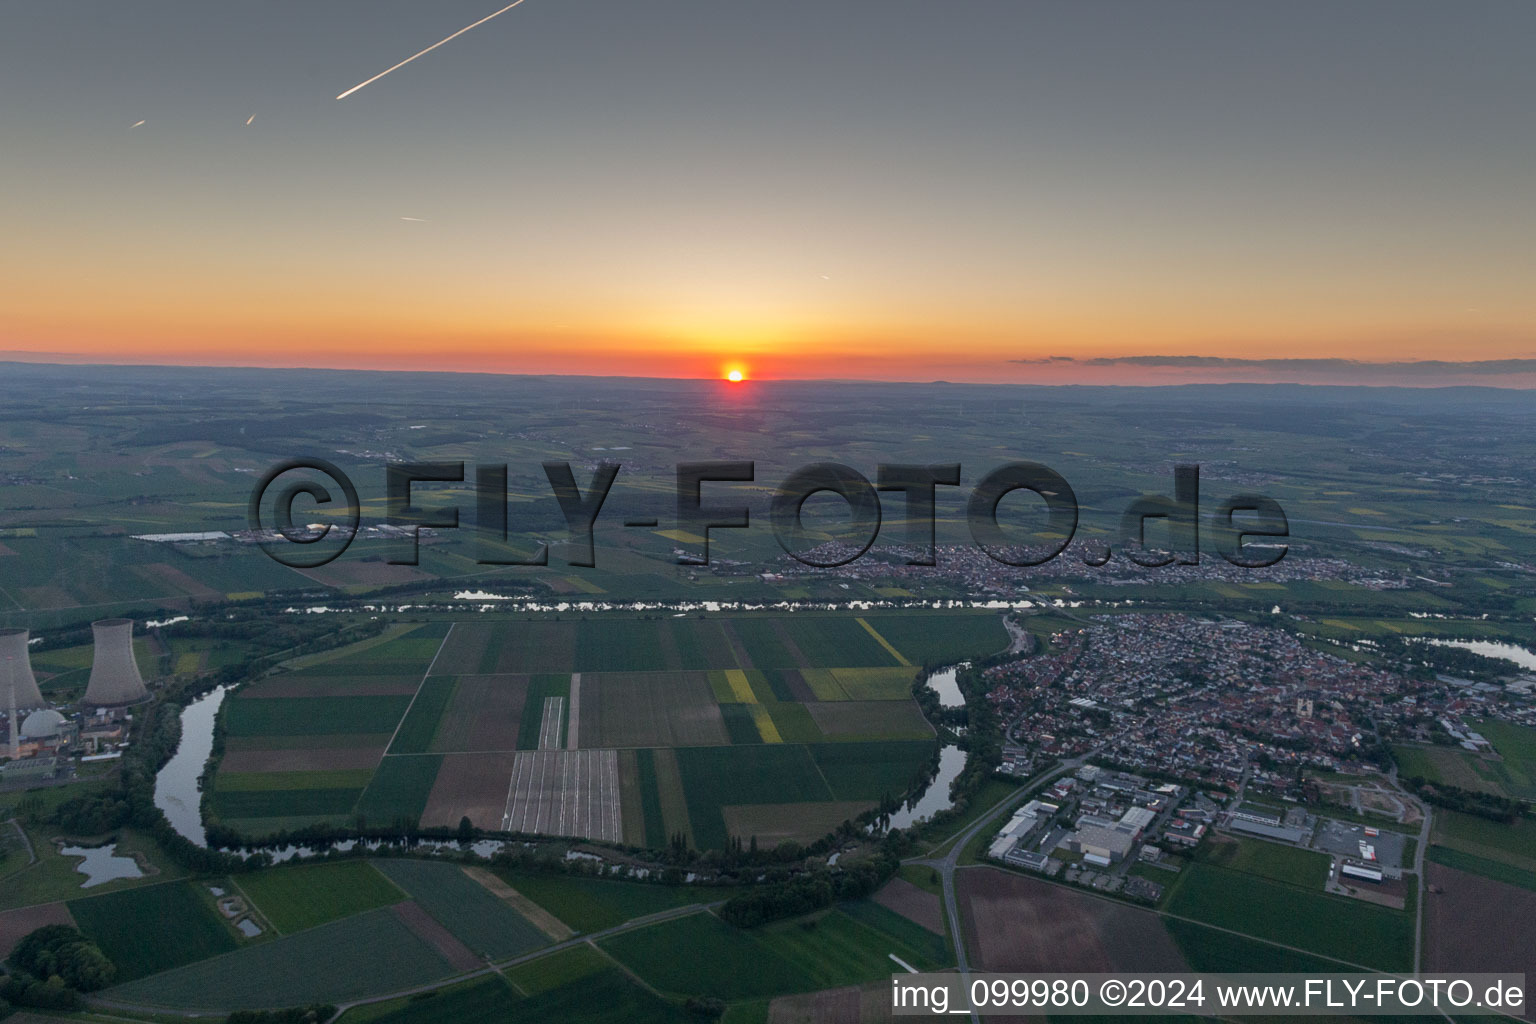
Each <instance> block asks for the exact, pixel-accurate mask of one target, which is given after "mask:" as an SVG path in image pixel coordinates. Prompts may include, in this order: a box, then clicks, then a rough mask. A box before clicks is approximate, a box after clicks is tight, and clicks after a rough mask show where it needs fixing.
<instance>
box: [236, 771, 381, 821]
mask: <svg viewBox="0 0 1536 1024" xmlns="http://www.w3.org/2000/svg"><path fill="white" fill-rule="evenodd" d="M273 774H278V773H273ZM362 793H363V790H362V787H357V788H355V789H227V788H222V787H221V788H217V789H215V790H214V793H213V801H212V807H213V814H214V816H215V817H217V818H218V819H220V820H221V821H228V820H230V819H231V818H285V817H324V818H345V817H346V816H347V815H349V814H351V813H352V808H353V807H354V806H355V805H356V804H357V798H358V797H359V796H361V795H362Z"/></svg>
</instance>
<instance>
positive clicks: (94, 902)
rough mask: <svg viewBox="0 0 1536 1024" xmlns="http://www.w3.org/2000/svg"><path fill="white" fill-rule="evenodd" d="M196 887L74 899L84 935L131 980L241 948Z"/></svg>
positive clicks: (182, 884)
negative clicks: (236, 947)
mask: <svg viewBox="0 0 1536 1024" xmlns="http://www.w3.org/2000/svg"><path fill="white" fill-rule="evenodd" d="M195 884H196V883H193V882H166V883H164V884H162V885H148V886H143V887H142V888H138V889H125V890H123V891H122V892H114V893H107V894H106V895H103V896H92V897H88V898H86V899H79V900H70V901H69V912H70V914H71V915H73V917H74V919H75V923H76V924H78V925H79V926H80V930H81V931H82V932H84V933H85V934H86V935H88V936H90V937H91V938H92V939H93V940H94V941H95V942H96V944H97V945H98V946H100V947H101V951H102V952H103V953H105V954H106V955H107V956H108V957H109V958H111V960H112V962H113V963H115V964H117V980H118V981H119V982H125V981H132V980H134V979H135V978H143V977H145V976H147V975H150V974H155V973H157V972H159V971H164V970H168V969H170V968H172V967H179V966H181V965H182V964H189V963H193V962H194V961H197V960H202V959H204V958H205V957H210V956H216V955H218V954H219V953H224V952H227V951H229V950H232V949H234V948H235V946H236V945H237V943H236V940H235V937H234V934H233V933H232V932H231V931H230V929H229V926H228V925H226V924H225V923H224V922H223V921H221V920H220V919H219V915H218V911H217V910H215V909H214V906H213V903H212V898H211V897H208V898H204V894H202V893H199V892H198V890H197V889H196V888H195Z"/></svg>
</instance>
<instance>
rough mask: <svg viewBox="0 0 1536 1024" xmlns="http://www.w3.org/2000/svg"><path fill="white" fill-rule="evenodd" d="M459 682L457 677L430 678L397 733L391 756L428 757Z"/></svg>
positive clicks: (417, 695) (390, 746)
mask: <svg viewBox="0 0 1536 1024" xmlns="http://www.w3.org/2000/svg"><path fill="white" fill-rule="evenodd" d="M457 682H458V681H457V680H456V679H455V678H454V677H453V676H430V677H428V678H427V679H424V680H423V681H422V684H421V689H419V690H417V691H416V699H415V700H414V701H412V702H411V705H410V710H409V711H408V712H406V715H405V720H404V721H402V722H401V723H400V729H399V731H398V732H396V733H395V740H394V742H393V743H391V744H390V745H389V752H390V753H391V754H424V753H426V752H427V751H428V750H430V749H432V737H433V735H435V734H436V733H437V722H438V719H440V718H441V717H442V716H443V710H444V709H445V708H447V707H448V702H449V701H450V700H452V699H453V689H454V686H455V685H457Z"/></svg>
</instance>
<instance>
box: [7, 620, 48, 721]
mask: <svg viewBox="0 0 1536 1024" xmlns="http://www.w3.org/2000/svg"><path fill="white" fill-rule="evenodd" d="M13 686H14V687H15V688H16V707H17V709H18V710H21V711H25V710H26V709H28V708H43V707H47V706H48V702H47V701H45V700H43V695H42V692H41V691H39V690H38V688H37V679H36V677H34V676H33V675H32V658H31V655H30V654H29V653H28V648H27V631H26V630H24V629H0V710H5V709H6V708H8V707H9V706H10V700H11V687H13Z"/></svg>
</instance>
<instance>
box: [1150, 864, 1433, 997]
mask: <svg viewBox="0 0 1536 1024" xmlns="http://www.w3.org/2000/svg"><path fill="white" fill-rule="evenodd" d="M1165 907H1166V909H1167V911H1168V913H1170V914H1176V915H1178V916H1181V917H1189V918H1193V919H1195V920H1197V921H1204V922H1206V923H1208V924H1213V925H1216V926H1218V927H1221V928H1229V929H1231V930H1232V931H1236V932H1242V933H1244V934H1247V935H1253V936H1256V937H1258V938H1261V939H1268V940H1269V941H1271V942H1278V943H1281V944H1282V945H1287V946H1295V947H1297V948H1298V949H1303V950H1310V951H1312V952H1314V953H1321V954H1322V955H1324V956H1329V957H1333V958H1335V959H1339V960H1344V961H1347V962H1349V963H1355V964H1363V965H1365V966H1367V967H1374V968H1377V969H1379V970H1386V971H1398V970H1408V969H1410V968H1411V965H1410V963H1409V961H1410V960H1411V959H1412V948H1413V919H1412V917H1411V916H1410V915H1408V914H1407V913H1404V912H1402V911H1397V910H1389V909H1387V908H1386V907H1379V906H1374V905H1372V904H1368V903H1362V902H1360V901H1358V900H1351V899H1348V898H1346V897H1342V896H1330V895H1327V894H1325V893H1322V892H1314V891H1309V890H1306V889H1301V888H1297V887H1296V886H1292V885H1286V884H1284V883H1282V882H1275V881H1270V880H1269V879H1267V878H1263V877H1260V876H1258V875H1253V874H1247V873H1245V872H1241V871H1232V870H1229V869H1227V868H1222V867H1216V866H1215V865H1213V864H1202V863H1193V864H1190V865H1189V866H1188V867H1186V868H1185V869H1184V870H1183V871H1182V872H1180V874H1179V878H1178V881H1177V882H1175V883H1174V886H1173V889H1172V891H1171V893H1170V895H1169V899H1168V902H1167V904H1166V905H1165Z"/></svg>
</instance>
